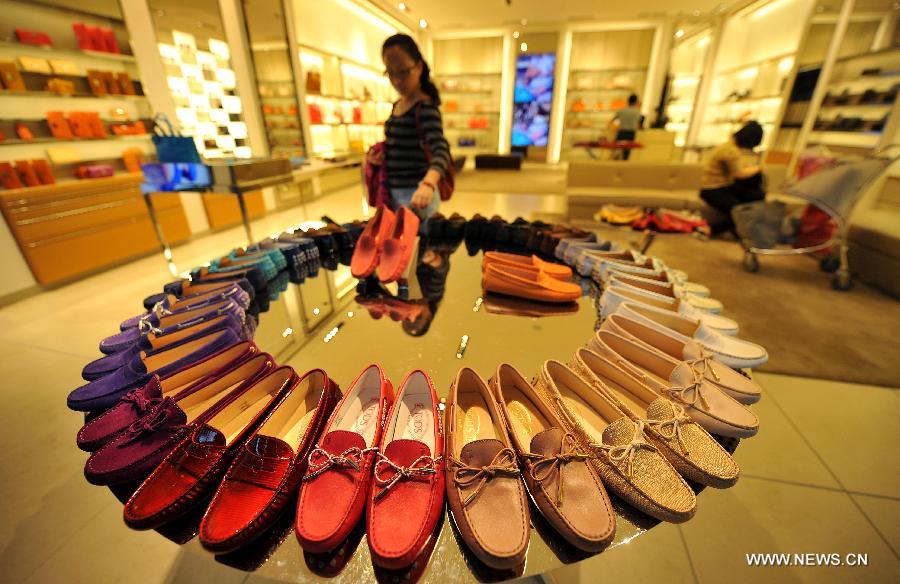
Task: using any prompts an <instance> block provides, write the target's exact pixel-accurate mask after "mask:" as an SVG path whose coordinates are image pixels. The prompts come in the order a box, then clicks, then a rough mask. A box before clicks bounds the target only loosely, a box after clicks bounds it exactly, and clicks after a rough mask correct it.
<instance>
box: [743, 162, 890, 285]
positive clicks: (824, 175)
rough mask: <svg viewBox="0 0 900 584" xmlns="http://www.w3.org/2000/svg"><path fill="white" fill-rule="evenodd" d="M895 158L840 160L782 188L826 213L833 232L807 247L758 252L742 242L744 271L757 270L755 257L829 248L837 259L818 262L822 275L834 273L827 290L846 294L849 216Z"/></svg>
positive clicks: (758, 250)
mask: <svg viewBox="0 0 900 584" xmlns="http://www.w3.org/2000/svg"><path fill="white" fill-rule="evenodd" d="M897 160H898V158H897V157H893V158H889V157H886V156H872V157H867V158H863V159H854V160H840V161H838V162H837V163H836V164H835V165H834V166H832V167H830V168H825V169H822V170H819V171H817V172H815V173H813V174H811V175H809V176H807V177H805V178H803V179H800V180H798V181H796V182H793V183H788V184H787V185H785V187H784V189H783V192H784V193H785V194H788V195H793V196H795V197H799V198H801V199H804V200H806V201H807V202H809V204H811V205H814V206H815V207H817V208H819V209H820V210H822V211H824V212H825V213H827V214H828V215H829V216H830V217H831V218H832V219H833V220H834V222H835V230H834V232H833V233H832V235H831V237H830V238H829V239H828V241H826V242H824V243H820V244H817V245H812V246H809V247H798V248H790V249H786V248H759V247H755V246H753V245H752V243H751V242H749V241H743V242H742V245H743V247H744V260H743V266H744V269H745V270H746V271H748V272H757V271H758V270H759V260H758V259H757V257H756V256H759V255H777V256H791V255H799V254H806V253H815V252H818V251H822V250H825V249H828V248H831V247H834V248H836V249H837V258H835V257H833V256H832V257H826V258H824V259H823V260H822V261H821V262H820V267H821V268H822V269H823V270H825V271H829V272H830V271H834V278H833V279H832V282H831V286H832V288H834V289H835V290H841V291H846V290H849V289H850V288H851V287H852V286H853V282H852V281H851V280H850V266H849V263H848V260H847V231H848V229H849V226H850V215H851V214H852V213H853V209H854V207H856V204H857V203H858V202H859V200H860V199H861V198H862V196H863V194H864V193H865V191H866V189H867V188H868V187H869V186H870V185H871V184H872V183H873V182H874V181H875V179H877V178H878V177H879V176H880V175H881V173H882V172H884V171H885V170H886V169H887V168H888V167H889V166H890V165H891V164H893V163H894V162H895V161H897Z"/></svg>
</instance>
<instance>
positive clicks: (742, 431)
mask: <svg viewBox="0 0 900 584" xmlns="http://www.w3.org/2000/svg"><path fill="white" fill-rule="evenodd" d="M588 348H590V349H592V350H594V351H595V352H596V353H599V354H600V355H602V356H604V357H606V358H607V359H609V360H610V361H612V362H613V363H615V364H616V365H618V366H619V367H621V368H622V369H624V370H625V371H626V372H628V373H629V374H631V375H632V376H633V377H635V378H637V379H639V380H641V381H643V382H644V383H646V384H647V385H649V386H650V387H651V388H653V390H654V391H656V392H657V393H659V394H660V395H663V396H665V397H667V398H669V399H671V400H672V401H674V402H676V403H678V404H680V405H682V406H683V407H684V409H685V411H686V412H687V414H688V415H689V416H690V417H691V418H693V420H694V421H695V422H697V423H698V424H700V425H701V426H703V427H704V428H705V429H706V430H707V431H708V432H710V433H712V434H718V435H720V436H730V437H732V438H749V437H751V436H753V435H755V434H756V432H757V431H758V430H759V419H758V418H757V417H756V414H754V413H753V412H751V411H750V410H749V409H748V408H747V406H745V405H743V404H741V403H740V402H738V401H737V400H735V399H734V398H733V397H731V396H730V395H728V394H727V393H725V392H724V391H722V389H721V388H720V387H718V386H717V385H713V384H712V383H709V382H708V381H706V379H705V378H704V377H703V376H702V375H700V374H699V373H697V372H696V371H694V369H693V368H692V367H691V366H690V365H689V364H688V363H686V362H684V361H678V360H676V359H673V358H672V357H670V356H668V355H666V354H665V353H663V352H662V351H659V350H657V349H654V348H653V347H651V346H650V345H647V344H646V343H642V342H641V341H637V340H631V339H628V338H626V337H623V336H622V335H618V334H616V333H613V332H610V331H608V330H599V331H597V333H596V334H595V335H594V336H593V337H592V338H591V341H590V343H588Z"/></svg>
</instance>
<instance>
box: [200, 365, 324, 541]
mask: <svg viewBox="0 0 900 584" xmlns="http://www.w3.org/2000/svg"><path fill="white" fill-rule="evenodd" d="M339 399H340V390H339V389H338V387H337V385H336V384H335V383H334V382H333V381H332V380H330V379H329V378H328V376H327V375H326V374H325V372H324V371H322V370H321V369H313V370H312V371H309V372H308V373H307V374H306V375H304V376H303V377H301V378H300V380H299V381H298V382H297V383H296V384H294V385H292V386H291V387H289V388H288V389H287V390H286V391H285V392H282V393H281V394H280V397H279V398H278V401H277V403H276V404H275V406H274V408H272V410H271V411H270V413H269V414H268V415H267V417H266V418H265V420H264V421H263V423H262V425H261V426H260V427H259V429H258V430H256V432H255V433H254V434H253V435H252V436H251V437H250V438H249V440H247V442H246V444H245V445H244V446H243V448H241V452H240V453H239V454H238V455H237V457H236V458H235V461H234V463H233V464H232V465H231V466H230V467H229V468H228V471H227V472H226V473H225V477H224V479H223V480H222V484H221V485H220V486H219V488H218V490H217V491H216V494H215V495H213V498H212V501H211V502H210V504H209V508H208V509H207V511H206V514H205V515H204V516H203V521H202V522H201V523H200V531H199V537H200V543H201V544H202V545H203V547H204V548H206V549H207V550H209V551H211V552H214V553H223V552H229V551H233V550H235V549H237V548H239V547H243V546H245V545H247V544H248V543H249V542H251V541H254V540H255V539H256V538H257V537H258V536H259V535H260V534H262V533H263V532H264V531H266V529H268V528H269V527H270V526H272V525H273V524H274V523H275V522H276V521H277V520H278V518H279V517H280V516H281V514H282V512H283V511H284V509H285V507H286V506H287V505H288V503H290V502H292V501H293V497H294V495H296V493H297V489H298V488H299V486H300V480H301V478H302V477H303V472H304V470H305V469H306V459H307V457H308V456H309V452H310V451H311V450H312V448H313V444H315V441H316V439H317V438H318V437H319V432H320V431H321V430H322V427H323V426H324V425H325V423H326V421H327V420H328V417H329V416H330V415H331V412H332V410H333V409H334V406H335V404H336V403H337V402H338V400H339Z"/></svg>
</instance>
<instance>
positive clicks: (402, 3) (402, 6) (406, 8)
mask: <svg viewBox="0 0 900 584" xmlns="http://www.w3.org/2000/svg"><path fill="white" fill-rule="evenodd" d="M397 8H399V9H400V10H402V11H403V12H406V11H407V10H409V6H407V5H406V2H401V3H400V4H397Z"/></svg>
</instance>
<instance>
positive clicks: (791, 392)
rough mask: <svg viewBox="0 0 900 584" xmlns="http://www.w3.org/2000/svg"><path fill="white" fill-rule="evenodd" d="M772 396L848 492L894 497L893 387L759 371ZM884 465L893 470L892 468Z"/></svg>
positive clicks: (897, 489)
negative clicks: (761, 372) (887, 387)
mask: <svg viewBox="0 0 900 584" xmlns="http://www.w3.org/2000/svg"><path fill="white" fill-rule="evenodd" d="M760 376H761V378H762V379H763V383H765V385H766V387H768V388H769V391H770V393H771V395H772V397H773V400H774V401H775V402H776V403H777V405H778V406H780V407H781V409H782V410H783V411H784V412H785V414H786V415H787V416H788V418H790V420H791V421H792V422H793V423H794V424H795V425H796V427H797V429H798V430H799V431H800V432H801V433H802V434H803V436H804V438H806V440H808V441H809V444H810V445H811V446H812V448H813V450H815V452H816V453H817V454H818V455H819V456H820V457H821V459H822V461H823V462H824V463H825V465H826V466H827V467H828V468H829V469H830V470H831V472H833V473H834V474H835V476H836V477H837V479H838V481H840V483H841V484H842V485H843V486H844V488H846V489H847V490H848V491H851V492H857V493H868V494H873V495H882V496H887V497H895V498H900V475H898V474H897V472H896V469H898V468H900V450H898V449H897V448H896V445H897V443H898V441H900V425H898V424H897V420H896V418H897V413H898V412H900V395H898V393H897V391H896V390H893V389H886V388H881V387H873V386H866V385H855V384H850V383H840V382H834V381H826V380H818V379H808V378H801V377H788V376H784V375H773V374H761V375H760ZM890 469H894V470H893V472H892V471H891V470H890Z"/></svg>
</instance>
